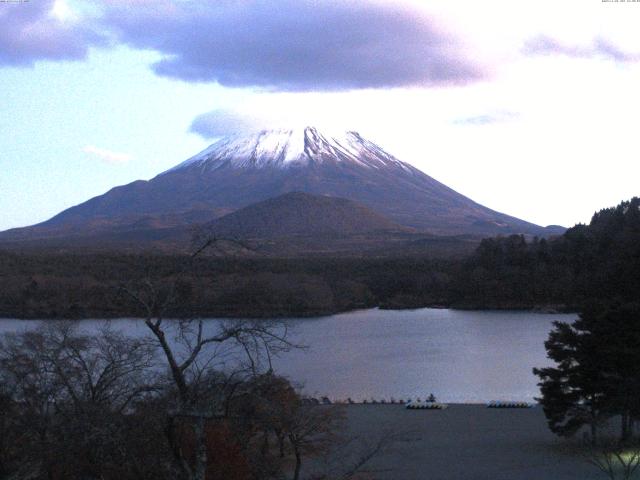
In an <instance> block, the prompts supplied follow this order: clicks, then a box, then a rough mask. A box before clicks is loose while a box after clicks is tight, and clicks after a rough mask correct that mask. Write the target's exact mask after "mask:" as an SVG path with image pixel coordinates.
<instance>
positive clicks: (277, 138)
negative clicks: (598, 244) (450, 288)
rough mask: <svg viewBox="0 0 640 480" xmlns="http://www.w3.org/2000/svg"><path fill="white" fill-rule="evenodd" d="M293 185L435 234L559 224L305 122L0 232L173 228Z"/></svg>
mask: <svg viewBox="0 0 640 480" xmlns="http://www.w3.org/2000/svg"><path fill="white" fill-rule="evenodd" d="M294 191H299V192H306V193H310V194H315V195H322V196H332V197H342V198H347V199H350V200H353V201H356V202H358V203H361V204H363V205H365V206H366V207H368V208H370V209H372V210H374V211H375V212H377V213H379V214H381V215H384V216H385V217H387V218H389V219H390V220H392V221H393V222H395V223H397V224H399V225H402V226H405V227H410V228H415V229H418V230H422V231H428V232H430V233H433V234H438V235H458V234H471V235H478V236H490V235H496V234H509V233H525V234H533V235H543V236H544V235H548V234H549V233H557V232H556V231H555V230H552V231H548V230H545V229H544V228H542V227H539V226H537V225H534V224H531V223H529V222H525V221H523V220H520V219H517V218H514V217H511V216H509V215H505V214H503V213H499V212H496V211H493V210H491V209H488V208H486V207H484V206H482V205H480V204H478V203H475V202H473V201H472V200H470V199H469V198H467V197H465V196H463V195H460V194H459V193H457V192H455V191H454V190H452V189H450V188H448V187H447V186H445V185H443V184H442V183H440V182H438V181H436V180H434V179H433V178H431V177H429V176H428V175H426V174H424V173H422V172H421V171H419V170H418V169H416V168H414V167H412V166H411V165H409V164H407V163H404V162H401V161H400V160H398V159H396V158H395V157H393V156H392V155H390V154H388V153H386V152H385V151H384V150H382V149H381V148H380V147H378V146H377V145H375V144H374V143H372V142H369V141H368V140H366V139H364V138H362V137H361V136H360V135H359V134H358V133H355V132H347V133H343V134H340V135H328V134H323V133H322V132H320V131H319V130H317V129H315V128H311V127H307V128H305V129H302V130H276V131H264V132H260V133H258V134H251V135H239V136H234V137H229V138H226V139H222V140H220V141H218V142H216V143H214V144H213V145H211V146H210V147H208V148H207V149H206V150H204V151H203V152H201V153H200V154H198V155H196V156H194V157H192V158H190V159H189V160H187V161H185V162H183V163H181V164H179V165H178V166H176V167H174V168H172V169H171V170H168V171H166V172H164V173H162V174H160V175H158V176H156V177H155V178H153V179H151V180H149V181H142V180H140V181H136V182H133V183H130V184H128V185H124V186H120V187H116V188H114V189H112V190H110V191H109V192H107V193H105V194H104V195H100V196H98V197H95V198H92V199H91V200H89V201H87V202H85V203H82V204H80V205H77V206H75V207H72V208H69V209H67V210H65V211H63V212H61V213H60V214H58V215H56V216H55V217H53V218H52V219H50V220H48V221H46V222H43V223H41V224H39V225H36V226H33V227H27V228H23V229H14V230H12V231H8V232H4V233H3V234H0V239H4V240H20V239H37V238H47V237H64V236H67V235H87V234H91V235H99V234H100V233H101V232H109V231H111V230H112V229H113V228H114V227H118V228H119V229H126V228H130V229H133V230H135V229H137V228H139V225H141V224H144V225H152V226H153V228H173V227H178V226H182V225H189V224H193V223H203V222H207V221H211V220H213V219H215V218H218V217H221V216H223V215H225V214H227V213H230V212H233V211H235V210H238V209H240V208H242V207H245V206H248V205H250V204H252V203H256V202H259V201H263V200H266V199H268V198H272V197H277V196H279V195H282V194H284V193H288V192H294ZM561 231H562V230H560V232H561Z"/></svg>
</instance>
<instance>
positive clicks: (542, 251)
mask: <svg viewBox="0 0 640 480" xmlns="http://www.w3.org/2000/svg"><path fill="white" fill-rule="evenodd" d="M639 206H640V200H639V199H637V198H634V199H632V200H630V201H628V202H623V203H621V204H620V205H618V206H617V207H614V208H609V209H605V210H602V211H600V212H598V213H596V214H595V215H594V217H593V219H592V221H591V223H590V224H589V225H577V226H575V227H573V228H571V229H569V230H568V231H567V232H566V233H565V234H564V235H562V236H560V237H557V238H552V239H548V240H547V239H525V237H523V236H519V235H513V236H508V237H497V238H493V239H485V240H483V241H482V242H481V243H480V244H479V246H478V248H477V249H476V251H475V252H474V253H473V254H472V255H470V256H469V257H467V258H462V259H458V260H455V259H437V258H432V257H426V256H420V255H413V256H407V257H395V258H392V257H387V258H373V257H362V258H326V257H325V258H320V257H316V258H308V259H305V258H291V259H277V258H229V257H221V256H202V257H199V258H197V259H195V260H193V259H191V258H190V257H188V256H179V255H174V256H170V255H133V254H131V255H125V254H113V253H112V254H109V253H102V254H100V253H92V254H69V253H66V254H55V253H39V254H38V253H29V254H27V253H23V254H20V253H9V252H4V253H2V252H0V316H5V317H18V318H60V317H65V318H81V317H102V318H108V317H118V316H140V315H142V314H143V313H144V312H141V311H140V310H139V307H138V306H136V305H135V303H133V302H130V301H127V299H123V298H122V295H121V290H122V286H123V285H126V284H128V283H131V282H134V283H135V282H139V281H141V280H143V279H150V280H152V281H154V282H157V283H159V284H165V285H166V286H167V288H168V286H169V285H178V286H179V289H180V290H181V292H182V293H183V295H185V298H186V297H188V298H189V302H184V304H185V305H186V304H188V305H189V311H186V310H184V309H181V310H176V311H173V312H170V314H171V315H173V316H177V317H184V316H191V315H199V316H253V317H261V316H262V317H264V316H298V315H300V316H301V315H319V314H326V313H333V312H339V311H345V310H350V309H356V308H368V307H373V306H380V307H383V308H416V307H423V306H436V305H437V306H450V307H457V308H474V309H475V308H478V309H481V308H499V309H506V308H522V309H535V308H540V309H546V308H554V309H564V310H579V308H580V306H581V305H583V304H584V303H585V301H587V300H589V301H590V300H593V299H597V298H607V299H614V298H620V299H622V300H624V299H625V298H634V295H637V294H636V292H637V291H638V287H639V286H640V280H639V277H640V276H639V275H638V274H637V272H638V271H640V211H639Z"/></svg>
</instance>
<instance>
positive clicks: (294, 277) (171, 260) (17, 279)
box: [0, 253, 453, 318]
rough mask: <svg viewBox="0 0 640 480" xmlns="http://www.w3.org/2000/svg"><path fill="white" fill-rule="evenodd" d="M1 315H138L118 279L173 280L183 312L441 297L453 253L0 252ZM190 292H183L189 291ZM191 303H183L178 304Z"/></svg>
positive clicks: (327, 309)
mask: <svg viewBox="0 0 640 480" xmlns="http://www.w3.org/2000/svg"><path fill="white" fill-rule="evenodd" d="M0 264H1V267H0V317H1V316H4V317H17V318H83V317H98V318H110V317H121V316H142V315H143V314H144V312H142V311H141V310H140V308H139V306H138V305H136V304H135V303H134V302H131V301H130V300H129V299H127V298H126V296H123V295H122V291H121V290H122V287H123V286H126V285H128V284H131V283H136V282H140V281H142V280H146V279H150V280H152V281H153V282H155V283H158V284H159V285H165V287H167V288H169V287H170V286H172V285H174V284H177V285H178V289H179V290H181V292H182V294H183V295H184V296H185V297H188V301H185V302H183V304H182V306H181V307H180V308H179V309H176V310H174V311H171V312H168V315H171V316H175V317H184V316H192V315H196V316H252V317H264V316H287V315H294V316H295V315H318V314H324V313H333V312H338V311H345V310H350V309H356V308H368V307H373V306H376V305H383V306H384V305H390V306H398V307H411V306H422V305H429V304H443V303H445V302H446V294H447V288H448V285H449V284H450V282H451V278H450V276H451V272H452V269H453V266H452V263H451V262H449V261H440V260H433V259H426V258H424V259H421V258H404V259H403V258H396V259H345V258H341V259H321V258H314V259H233V258H220V257H201V258H198V259H196V260H192V259H190V258H189V257H187V256H168V255H167V256H165V255H155V256H146V255H118V254H87V255H81V254H77V255H73V254H44V253H43V254H15V253H0ZM186 299H187V298H185V300H186ZM185 305H188V308H186V307H185Z"/></svg>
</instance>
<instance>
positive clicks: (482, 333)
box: [0, 308, 576, 402]
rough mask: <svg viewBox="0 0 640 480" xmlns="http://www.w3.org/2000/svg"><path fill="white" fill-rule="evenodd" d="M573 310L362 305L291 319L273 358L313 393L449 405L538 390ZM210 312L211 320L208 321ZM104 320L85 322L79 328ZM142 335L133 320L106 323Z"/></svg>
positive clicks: (23, 324) (12, 323) (25, 324)
mask: <svg viewBox="0 0 640 480" xmlns="http://www.w3.org/2000/svg"><path fill="white" fill-rule="evenodd" d="M575 318H576V315H574V314H567V315H558V314H538V313H529V312H504V311H499V312H498V311H462V310H440V309H428V308H426V309H419V310H378V309H372V310H361V311H356V312H349V313H342V314H338V315H331V316H326V317H319V318H306V319H290V320H287V324H288V325H289V326H290V327H291V328H292V332H293V333H292V336H293V339H294V340H295V341H296V342H297V343H302V344H305V345H307V346H308V347H309V348H308V349H306V350H298V351H292V352H289V353H286V354H284V355H283V356H282V357H279V358H276V359H275V360H274V362H273V363H274V368H275V370H276V372H278V373H280V374H283V375H286V376H287V377H289V378H290V379H291V380H293V381H295V382H297V383H299V384H301V385H302V388H303V391H304V392H305V393H307V394H310V395H315V396H321V395H327V396H328V397H330V398H332V399H346V398H348V397H351V398H352V399H354V400H358V401H359V400H364V399H367V400H370V399H371V398H375V399H381V398H385V399H387V400H389V399H390V398H391V397H394V398H396V399H399V398H405V399H406V398H408V397H411V398H415V397H418V396H419V397H422V398H424V397H426V396H427V395H428V394H429V393H433V394H434V395H435V396H436V397H437V398H438V400H441V401H446V402H486V401H489V400H494V399H510V400H523V401H524V400H526V401H531V400H533V397H535V396H538V395H539V392H538V388H537V386H536V383H537V377H535V376H534V375H533V374H532V372H531V369H532V368H533V367H534V366H536V367H541V366H546V365H549V364H550V361H549V360H548V359H547V358H546V352H545V349H544V341H545V340H546V339H547V336H548V333H549V331H550V329H551V327H552V325H551V324H552V322H553V321H555V320H558V321H566V322H571V321H573V320H574V319H575ZM216 321H217V320H216V319H211V320H208V322H211V323H210V324H211V325H214V324H215V322H216ZM103 323H104V322H103V321H100V320H83V321H82V322H81V325H82V328H87V329H94V328H98V327H99V326H100V325H102V324H103ZM109 323H110V324H111V325H112V327H113V328H117V329H121V330H123V331H124V332H126V333H127V334H129V335H145V334H146V327H145V326H144V324H143V323H142V322H141V321H140V320H131V319H121V320H111V321H110V322H109ZM38 324H39V322H37V321H19V320H9V319H4V320H3V319H0V333H4V332H8V331H19V330H23V329H25V328H34V327H35V326H37V325H38Z"/></svg>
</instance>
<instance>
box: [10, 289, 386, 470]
mask: <svg viewBox="0 0 640 480" xmlns="http://www.w3.org/2000/svg"><path fill="white" fill-rule="evenodd" d="M131 293H133V292H131ZM147 293H148V292H147ZM145 295H146V294H145ZM144 298H147V299H149V298H151V297H148V296H147V297H144ZM139 299H140V300H143V297H142V296H141V297H139ZM144 301H145V302H146V300H144ZM154 308H155V307H154ZM145 324H146V326H147V327H148V329H147V333H146V335H143V336H141V337H139V338H132V337H127V336H125V335H123V334H122V333H119V332H115V331H112V330H110V329H109V328H108V327H107V326H106V327H105V328H104V329H103V330H102V331H100V332H82V331H80V330H78V327H77V325H78V324H77V323H70V322H48V323H45V324H43V326H42V327H40V328H38V329H35V330H30V331H28V332H25V333H19V334H6V335H5V336H4V337H3V338H0V479H3V480H4V479H33V480H40V479H42V480H58V479H60V480H68V479H77V480H80V479H82V480H98V479H100V480H112V479H117V480H129V479H131V480H143V479H149V480H151V479H153V480H162V479H166V480H205V479H206V480H258V479H292V480H298V479H302V478H311V477H310V474H309V471H313V472H314V473H313V478H315V479H316V480H320V479H334V480H339V479H346V478H356V477H355V475H356V474H357V473H358V471H359V470H360V469H361V468H362V467H363V466H364V465H365V464H366V463H367V462H368V461H369V460H370V459H371V458H373V457H374V456H375V455H376V454H377V452H379V451H380V449H381V448H382V447H383V446H384V445H385V443H386V442H388V441H389V437H380V439H379V440H377V441H374V442H371V441H370V440H371V438H369V439H367V441H363V440H362V439H358V438H353V437H348V436H345V435H340V433H341V431H342V428H341V423H342V419H343V414H342V411H341V410H339V409H338V408H337V407H335V406H332V405H322V404H319V402H318V401H313V400H312V399H305V398H302V397H301V396H300V395H299V394H298V393H297V392H296V390H295V389H294V387H293V386H292V385H291V384H290V383H289V382H288V381H287V380H286V379H284V378H282V377H279V376H277V375H276V374H275V373H274V372H273V371H272V370H271V369H270V368H269V359H270V358H271V356H272V355H276V354H277V353H278V352H280V351H282V350H286V349H289V348H295V347H296V346H294V345H291V344H290V343H289V342H288V340H287V337H286V330H284V329H283V328H282V327H280V326H278V325H274V324H273V323H264V322H232V323H229V324H220V325H217V327H216V329H215V330H214V331H211V330H210V329H208V330H207V332H206V333H205V332H204V330H203V323H202V322H200V321H184V322H167V321H163V320H162V318H161V316H160V310H156V311H155V314H154V316H150V317H147V318H146V321H145ZM214 347H216V348H214ZM220 347H222V348H220ZM336 452H339V454H338V453H336ZM333 454H335V455H337V456H334V455H333ZM311 460H313V467H311V468H310V464H309V463H310V461H311ZM303 467H305V468H304V469H303ZM303 471H304V472H305V473H304V475H303Z"/></svg>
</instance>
